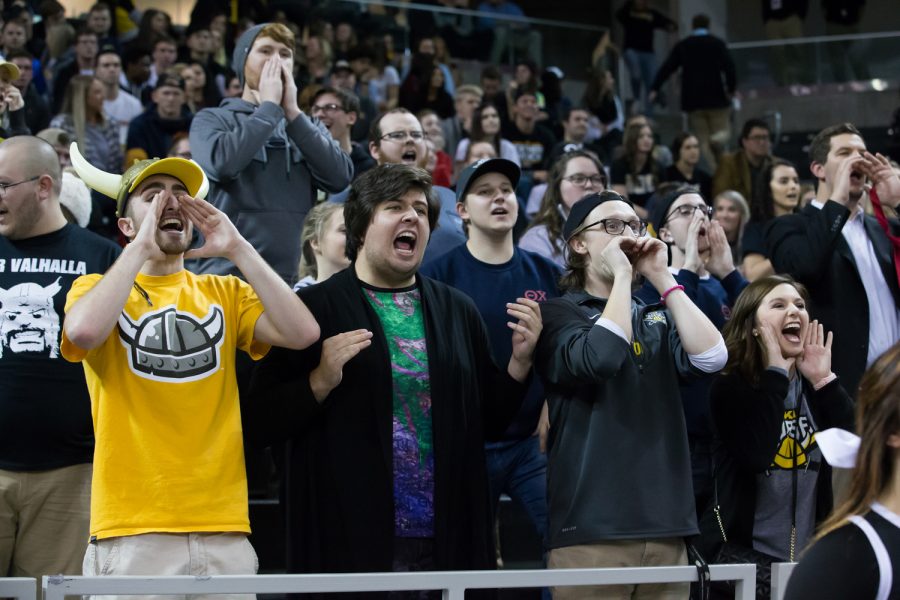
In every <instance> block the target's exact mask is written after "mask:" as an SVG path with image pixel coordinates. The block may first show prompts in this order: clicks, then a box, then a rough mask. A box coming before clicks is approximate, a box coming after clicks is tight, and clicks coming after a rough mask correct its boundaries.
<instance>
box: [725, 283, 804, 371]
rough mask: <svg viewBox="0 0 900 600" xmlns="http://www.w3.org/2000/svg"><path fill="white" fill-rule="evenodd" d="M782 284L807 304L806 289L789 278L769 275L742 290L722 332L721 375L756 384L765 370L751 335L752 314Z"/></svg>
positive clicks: (763, 354) (759, 346) (759, 348)
mask: <svg viewBox="0 0 900 600" xmlns="http://www.w3.org/2000/svg"><path fill="white" fill-rule="evenodd" d="M783 283H786V284H788V285H791V286H793V287H794V288H795V289H796V290H797V292H799V293H800V296H801V297H802V298H803V299H804V300H805V301H806V303H807V305H808V304H809V293H808V292H807V291H806V288H805V287H804V286H803V284H802V283H800V282H798V281H795V280H794V278H793V277H791V276H790V275H769V276H768V277H763V278H761V279H757V280H756V281H754V282H752V283H751V284H750V285H748V286H747V287H745V288H744V291H743V292H741V295H740V296H738V299H737V301H736V302H735V303H734V308H732V309H731V319H729V320H728V322H727V323H725V327H724V328H723V329H722V336H723V337H724V338H725V345H726V346H727V347H728V362H727V363H726V364H725V368H724V369H723V370H722V372H723V373H737V374H739V375H740V376H741V377H743V378H744V379H746V380H747V381H749V382H750V383H751V384H752V385H754V386H755V385H757V384H758V383H759V377H760V375H762V373H763V371H765V370H766V361H767V358H766V349H765V346H764V345H763V342H762V340H761V338H759V337H756V336H754V335H753V330H754V328H755V327H756V311H757V310H758V309H759V305H760V304H762V301H763V298H765V297H766V294H768V293H769V292H771V291H772V290H774V289H775V288H776V287H778V286H779V285H781V284H783ZM807 310H808V308H807Z"/></svg>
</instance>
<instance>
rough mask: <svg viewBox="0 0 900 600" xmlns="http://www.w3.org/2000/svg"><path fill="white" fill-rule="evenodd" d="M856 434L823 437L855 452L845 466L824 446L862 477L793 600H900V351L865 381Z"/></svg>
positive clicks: (804, 570) (812, 551) (797, 581)
mask: <svg viewBox="0 0 900 600" xmlns="http://www.w3.org/2000/svg"><path fill="white" fill-rule="evenodd" d="M856 431H857V432H858V433H859V438H858V439H855V436H852V435H851V434H848V433H847V432H840V431H837V432H835V433H832V432H822V436H823V438H826V437H827V436H826V435H825V434H829V435H835V437H836V439H837V440H838V441H844V442H845V444H844V445H845V446H849V447H850V448H852V450H851V451H850V452H849V456H845V457H844V461H839V460H835V459H834V458H833V457H832V453H830V452H828V451H827V450H828V447H827V446H826V444H825V442H824V441H823V442H822V451H823V454H825V458H826V459H827V460H829V461H831V462H834V463H835V466H839V467H840V466H848V467H849V466H853V465H855V469H854V470H853V474H852V480H851V483H850V487H849V491H848V494H847V499H846V500H845V501H844V503H843V504H841V505H840V506H838V508H837V509H836V510H835V511H834V513H833V514H832V515H831V517H829V518H828V520H827V521H825V522H824V523H823V524H822V527H821V528H820V530H819V533H818V535H817V536H816V540H815V543H814V544H813V545H812V546H811V547H810V548H809V550H808V551H807V552H806V553H805V554H804V555H803V557H802V558H801V560H800V564H799V565H797V567H796V569H795V570H794V573H793V575H792V577H791V580H790V583H789V584H788V589H787V593H786V594H785V598H786V599H787V600H806V599H807V598H809V599H812V598H815V599H816V600H829V599H831V598H834V599H837V598H854V599H856V600H874V599H882V598H885V599H886V598H898V597H900V452H898V448H900V343H897V344H894V345H893V347H891V348H890V349H889V350H888V351H887V352H885V353H884V354H882V355H881V356H880V357H879V358H878V359H877V360H876V361H875V362H874V363H873V364H872V366H871V367H870V368H869V369H868V371H866V373H865V375H863V378H862V381H861V383H860V389H859V394H858V396H857V400H856ZM838 434H840V435H838ZM857 444H858V449H857V448H856V446H857ZM854 450H855V452H854ZM845 454H846V453H845ZM853 454H855V456H853Z"/></svg>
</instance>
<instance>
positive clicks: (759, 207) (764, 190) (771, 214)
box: [750, 158, 800, 223]
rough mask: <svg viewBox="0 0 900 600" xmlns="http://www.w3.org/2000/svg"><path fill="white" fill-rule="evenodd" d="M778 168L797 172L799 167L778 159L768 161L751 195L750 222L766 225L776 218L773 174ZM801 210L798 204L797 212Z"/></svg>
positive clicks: (758, 176)
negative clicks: (788, 168) (772, 184)
mask: <svg viewBox="0 0 900 600" xmlns="http://www.w3.org/2000/svg"><path fill="white" fill-rule="evenodd" d="M776 167H791V168H792V169H794V170H795V171H796V170H797V167H795V166H794V163H792V162H790V161H787V160H784V159H781V158H776V159H773V160H770V161H768V162H767V163H766V164H765V166H764V167H763V169H762V170H761V171H760V172H759V175H757V179H756V185H754V186H753V189H752V190H751V192H752V193H751V195H750V220H751V221H753V222H755V223H765V222H766V221H768V220H769V219H774V218H775V200H774V198H773V197H772V186H771V183H772V173H774V172H775V168H776ZM798 208H800V203H799V202H797V208H795V209H794V210H795V211H796V210H797V209H798Z"/></svg>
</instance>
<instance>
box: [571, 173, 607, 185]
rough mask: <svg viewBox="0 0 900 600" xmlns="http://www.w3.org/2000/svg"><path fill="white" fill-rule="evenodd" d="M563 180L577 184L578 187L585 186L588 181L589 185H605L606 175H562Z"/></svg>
mask: <svg viewBox="0 0 900 600" xmlns="http://www.w3.org/2000/svg"><path fill="white" fill-rule="evenodd" d="M563 179H564V180H566V181H568V182H569V183H571V184H572V185H577V186H578V187H585V186H586V185H587V182H588V181H590V182H591V185H593V186H594V187H598V188H601V187H606V177H604V176H603V175H591V176H588V175H581V174H577V175H569V176H568V177H563Z"/></svg>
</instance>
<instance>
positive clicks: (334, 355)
mask: <svg viewBox="0 0 900 600" xmlns="http://www.w3.org/2000/svg"><path fill="white" fill-rule="evenodd" d="M371 345H372V332H371V331H369V330H367V329H356V330H354V331H347V332H344V333H339V334H337V335H335V336H332V337H330V338H326V339H325V340H324V341H323V342H322V357H321V358H320V359H319V366H317V367H316V368H315V369H313V370H312V372H310V374H309V385H310V387H311V388H312V391H313V395H315V397H316V400H318V401H319V402H322V401H323V400H325V398H327V397H328V394H330V393H331V390H333V389H334V388H336V387H337V386H339V385H340V384H341V380H342V379H343V377H344V365H346V364H347V362H348V361H349V360H350V359H351V358H353V357H354V356H356V355H357V354H359V353H360V351H362V350H363V349H365V348H368V347H369V346H371Z"/></svg>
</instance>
